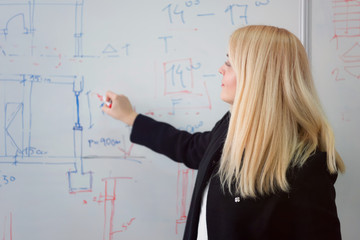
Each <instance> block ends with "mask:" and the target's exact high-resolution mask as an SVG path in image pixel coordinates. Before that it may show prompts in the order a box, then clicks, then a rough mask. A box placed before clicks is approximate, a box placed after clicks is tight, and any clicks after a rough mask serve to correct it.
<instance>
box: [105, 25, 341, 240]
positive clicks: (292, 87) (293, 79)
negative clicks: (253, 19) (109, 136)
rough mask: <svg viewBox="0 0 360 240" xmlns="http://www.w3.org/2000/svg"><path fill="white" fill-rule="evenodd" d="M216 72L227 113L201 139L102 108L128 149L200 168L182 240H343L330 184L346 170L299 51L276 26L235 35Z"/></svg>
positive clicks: (118, 104) (120, 106)
mask: <svg viewBox="0 0 360 240" xmlns="http://www.w3.org/2000/svg"><path fill="white" fill-rule="evenodd" d="M219 72H220V73H221V74H222V75H223V80H222V91H221V99H222V100H223V101H225V102H227V103H229V104H230V105H231V110H230V112H228V113H227V114H225V116H224V117H223V118H222V119H221V120H220V121H219V122H218V123H217V124H216V125H215V127H214V128H213V129H212V130H211V131H209V132H204V133H195V134H189V133H187V132H185V131H179V130H176V129H175V128H173V127H172V126H170V125H168V124H166V123H161V122H157V121H155V120H152V119H151V118H149V117H146V116H144V115H141V114H137V113H136V112H135V111H134V110H133V108H132V107H131V104H130V102H129V100H128V99H127V98H126V97H125V96H123V95H116V94H114V93H112V92H108V93H107V100H111V101H112V102H113V106H112V108H108V107H107V106H104V108H103V110H104V112H106V113H107V114H109V115H110V116H112V117H114V118H116V119H119V120H121V121H124V122H125V123H127V124H128V125H133V128H132V133H131V136H130V138H131V140H132V141H133V142H135V143H138V144H142V145H145V146H147V147H149V148H151V149H152V150H154V151H156V152H159V153H162V154H165V155H166V156H168V157H170V158H171V159H173V160H175V161H177V162H182V163H184V164H185V165H187V166H188V167H190V168H194V169H198V174H197V179H196V183H195V187H194V192H193V196H192V201H191V205H190V210H189V214H188V220H187V223H186V228H185V233H184V239H210V240H211V239H227V240H228V239H247V240H248V239H291V240H294V239H304V240H305V239H306V240H309V239H326V240H329V239H341V234H340V223H339V219H338V216H337V210H336V205H335V189H334V183H335V181H336V178H337V173H338V172H343V171H344V170H345V166H344V163H343V161H342V159H341V157H340V156H339V155H338V154H337V152H336V150H335V146H334V135H333V132H332V130H331V127H330V126H329V123H328V122H327V120H326V117H325V115H324V113H323V110H322V108H321V105H320V101H319V99H318V96H317V93H316V90H315V87H314V83H313V80H312V76H311V72H310V66H309V63H308V60H307V56H306V52H305V50H304V48H303V46H302V44H301V42H300V41H299V40H298V39H297V38H296V37H295V36H294V35H293V34H291V33H290V32H288V31H287V30H285V29H280V28H276V27H271V26H247V27H244V28H240V29H237V30H236V31H235V32H234V33H233V34H232V36H231V38H230V41H229V54H228V61H227V62H225V64H224V65H223V66H221V67H220V69H219ZM145 133H146V134H145Z"/></svg>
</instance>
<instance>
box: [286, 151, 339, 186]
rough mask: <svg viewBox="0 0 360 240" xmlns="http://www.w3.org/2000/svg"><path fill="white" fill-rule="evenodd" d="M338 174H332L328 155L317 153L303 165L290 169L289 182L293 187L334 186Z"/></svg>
mask: <svg viewBox="0 0 360 240" xmlns="http://www.w3.org/2000/svg"><path fill="white" fill-rule="evenodd" d="M336 179H337V174H332V173H330V172H329V170H328V166H327V153H326V152H321V151H316V152H314V153H313V154H312V155H311V156H310V157H309V158H308V159H307V160H306V161H305V162H304V163H303V164H302V165H298V166H295V167H290V168H289V170H288V180H289V183H290V185H291V186H292V187H294V186H298V187H306V186H308V187H312V188H313V187H316V186H319V187H320V186H324V185H327V186H333V185H334V183H335V181H336Z"/></svg>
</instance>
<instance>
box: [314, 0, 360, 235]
mask: <svg viewBox="0 0 360 240" xmlns="http://www.w3.org/2000/svg"><path fill="white" fill-rule="evenodd" d="M311 8H312V19H311V22H312V31H311V34H310V35H311V36H312V37H311V40H312V43H311V49H312V50H311V55H312V58H311V59H312V67H313V74H314V77H315V83H316V86H317V89H318V92H319V95H320V98H321V100H322V102H323V105H324V108H325V111H326V114H327V116H328V118H329V121H330V123H331V124H332V126H333V128H334V132H335V137H336V146H337V149H338V151H339V153H340V155H341V156H342V158H343V160H344V162H345V164H346V173H345V174H344V175H339V177H338V180H337V183H336V185H335V186H336V191H337V207H338V214H339V218H340V222H341V230H342V235H343V239H358V238H359V236H360V229H359V223H360V208H359V206H360V205H359V203H360V189H359V186H358V185H359V184H358V183H359V182H360V177H359V170H360V162H359V156H360V137H359V136H360V127H359V122H360V44H359V43H360V31H359V30H360V20H359V10H360V1H345V0H341V1H327V0H320V1H312V6H311Z"/></svg>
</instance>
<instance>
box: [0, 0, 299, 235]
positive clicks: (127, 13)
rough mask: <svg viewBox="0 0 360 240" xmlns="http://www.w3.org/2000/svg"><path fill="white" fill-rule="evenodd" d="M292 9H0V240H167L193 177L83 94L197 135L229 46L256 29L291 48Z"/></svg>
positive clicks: (216, 109)
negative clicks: (263, 27) (281, 33)
mask: <svg viewBox="0 0 360 240" xmlns="http://www.w3.org/2000/svg"><path fill="white" fill-rule="evenodd" d="M299 5H300V4H299V1H298V0H291V1H289V0H271V1H270V0H261V1H253V0H242V1H203V0H156V1H155V0H153V1H145V0H143V1H140V0H139V1H126V2H125V1H115V0H102V1H95V0H93V1H91V0H63V1H60V0H58V1H55V0H31V1H28V0H2V1H0V66H1V67H0V119H1V121H0V123H1V126H0V176H1V178H0V202H1V204H0V236H2V239H3V240H23V239H36V240H42V239H52V240H63V239H69V240H70V239H88V240H100V239H106V240H107V239H109V240H110V239H127V240H131V239H181V238H182V234H183V231H184V226H185V221H186V217H187V216H186V215H187V211H188V206H189V201H190V197H191V192H192V187H193V184H194V180H195V176H196V172H195V171H193V170H189V169H187V168H185V167H184V166H183V165H181V164H177V163H174V162H172V161H170V160H169V159H167V158H165V157H164V156H161V155H159V154H156V153H154V152H152V151H150V150H148V149H146V148H144V147H141V146H138V145H134V144H132V143H131V142H130V141H129V133H130V131H131V129H130V128H129V127H128V126H126V125H125V124H123V123H121V122H119V121H116V120H114V119H112V118H110V117H108V116H106V115H105V114H103V113H102V112H101V104H102V103H101V102H100V101H99V99H98V97H97V94H104V93H105V92H106V91H107V90H113V91H114V92H117V93H124V94H126V95H127V96H128V97H129V98H130V99H131V101H132V103H133V104H134V107H135V108H136V110H137V111H138V112H139V113H143V114H146V115H149V116H151V117H153V118H155V119H158V120H161V121H165V122H169V123H171V124H173V125H174V126H175V127H177V128H179V129H184V130H187V131H189V132H195V131H206V130H209V129H211V127H212V126H213V125H214V124H215V122H216V121H217V120H218V119H220V118H221V116H222V115H223V114H224V113H225V112H226V111H227V110H228V106H227V105H226V104H225V103H223V102H221V100H220V90H221V87H220V83H221V75H220V74H219V73H218V68H219V67H220V66H221V65H222V64H223V62H224V61H225V59H226V53H227V41H228V38H229V36H230V34H231V32H232V31H234V30H235V29H236V28H238V27H240V26H245V25H250V24H268V25H275V26H280V27H284V28H287V29H289V30H290V31H292V32H293V33H295V34H296V35H298V36H299V32H300V30H299V26H300V23H299V19H300V9H299ZM144 134H146V133H144Z"/></svg>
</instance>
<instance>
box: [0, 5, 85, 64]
mask: <svg viewBox="0 0 360 240" xmlns="http://www.w3.org/2000/svg"><path fill="white" fill-rule="evenodd" d="M83 6H84V0H73V1H68V2H59V1H57V2H56V1H51V0H47V1H42V0H31V1H5V2H4V1H3V2H1V3H0V16H1V17H0V45H1V46H2V54H4V55H7V56H24V55H25V56H44V57H57V56H58V55H57V53H58V52H61V53H62V54H63V55H67V56H69V57H70V56H72V57H82V56H83V49H82V38H83V32H82V14H83ZM64 16H66V18H65V17H64ZM71 16H72V17H71ZM42 22H47V23H48V24H40V23H42ZM44 40H46V41H45V42H44ZM54 44H55V45H56V51H54V52H52V53H51V52H50V53H49V51H47V49H46V47H49V46H52V47H54ZM69 46H72V47H71V48H72V49H69Z"/></svg>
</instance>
